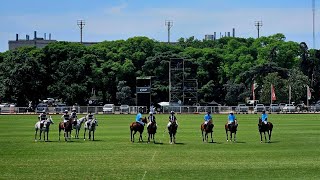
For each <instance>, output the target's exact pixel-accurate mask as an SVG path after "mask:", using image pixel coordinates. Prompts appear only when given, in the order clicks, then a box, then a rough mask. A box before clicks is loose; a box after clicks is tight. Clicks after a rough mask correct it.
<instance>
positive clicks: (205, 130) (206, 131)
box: [200, 121, 214, 142]
mask: <svg viewBox="0 0 320 180" xmlns="http://www.w3.org/2000/svg"><path fill="white" fill-rule="evenodd" d="M213 127H214V124H212V122H211V121H209V122H208V123H207V125H205V124H204V123H202V124H201V126H200V128H201V134H202V141H203V142H205V141H207V142H208V139H209V137H208V134H209V133H210V134H211V142H213V138H212V132H213Z"/></svg>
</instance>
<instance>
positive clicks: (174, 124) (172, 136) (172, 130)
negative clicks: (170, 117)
mask: <svg viewBox="0 0 320 180" xmlns="http://www.w3.org/2000/svg"><path fill="white" fill-rule="evenodd" d="M177 129H178V125H177V122H176V121H173V122H172V123H171V124H170V126H169V127H168V131H169V136H170V141H169V143H170V144H172V143H173V144H175V143H176V133H177Z"/></svg>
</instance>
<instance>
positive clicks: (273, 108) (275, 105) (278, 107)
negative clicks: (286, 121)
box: [269, 104, 281, 113]
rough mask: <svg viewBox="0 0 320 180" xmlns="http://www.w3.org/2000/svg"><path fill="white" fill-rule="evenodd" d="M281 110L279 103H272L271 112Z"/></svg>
mask: <svg viewBox="0 0 320 180" xmlns="http://www.w3.org/2000/svg"><path fill="white" fill-rule="evenodd" d="M280 111H281V109H280V106H279V105H278V104H271V105H270V107H269V112H271V113H273V112H276V113H279V112H280Z"/></svg>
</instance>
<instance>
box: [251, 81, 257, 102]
mask: <svg viewBox="0 0 320 180" xmlns="http://www.w3.org/2000/svg"><path fill="white" fill-rule="evenodd" d="M254 90H255V84H254V83H253V84H252V99H253V101H254V100H256V96H255V94H254Z"/></svg>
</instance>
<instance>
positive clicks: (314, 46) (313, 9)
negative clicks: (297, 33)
mask: <svg viewBox="0 0 320 180" xmlns="http://www.w3.org/2000/svg"><path fill="white" fill-rule="evenodd" d="M315 12H316V3H315V0H312V30H313V49H315V48H316V41H315V39H316V35H315V27H314V24H315Z"/></svg>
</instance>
